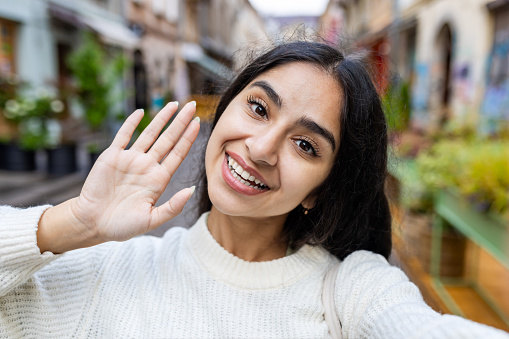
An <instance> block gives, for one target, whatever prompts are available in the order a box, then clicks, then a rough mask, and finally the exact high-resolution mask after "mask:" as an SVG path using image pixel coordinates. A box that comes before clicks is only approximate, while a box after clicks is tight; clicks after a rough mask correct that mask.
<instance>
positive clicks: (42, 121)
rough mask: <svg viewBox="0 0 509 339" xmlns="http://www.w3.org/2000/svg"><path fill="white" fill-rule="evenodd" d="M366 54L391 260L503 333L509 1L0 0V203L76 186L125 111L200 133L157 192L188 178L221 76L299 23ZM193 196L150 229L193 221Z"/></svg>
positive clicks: (311, 33)
mask: <svg viewBox="0 0 509 339" xmlns="http://www.w3.org/2000/svg"><path fill="white" fill-rule="evenodd" d="M316 36H319V37H320V38H321V39H322V40H321V41H325V42H326V43H329V44H331V45H334V46H339V47H340V48H342V49H344V50H345V51H348V52H349V53H356V54H358V55H359V58H363V59H364V60H365V61H366V62H367V63H369V64H370V65H371V71H372V76H373V81H374V82H375V84H376V86H377V89H378V91H379V93H380V96H381V98H382V103H383V105H384V109H385V112H386V115H387V119H388V122H389V125H390V133H389V138H390V143H391V148H390V165H389V174H388V181H387V193H388V196H389V198H390V203H391V207H392V209H393V215H394V237H393V238H394V250H393V254H392V256H391V261H392V263H393V264H395V265H397V266H399V267H401V268H402V269H403V270H404V271H405V272H406V274H407V275H408V276H409V278H410V279H411V280H412V281H413V282H415V283H416V284H417V285H418V286H419V288H420V290H421V292H422V294H423V297H424V298H425V300H426V301H427V302H428V304H429V305H430V306H431V307H433V308H434V309H435V310H437V311H439V312H442V313H453V314H458V315H461V316H464V317H467V318H469V319H473V320H475V321H478V322H482V323H486V324H489V325H491V326H495V327H498V328H501V329H504V330H506V331H509V288H508V287H509V0H315V1H304V0H302V1H298V0H294V1H283V0H279V1H267V0H16V1H12V0H0V204H8V205H13V206H19V207H28V206H33V205H39V204H58V203H60V202H62V201H64V200H66V199H69V198H72V197H76V196H77V195H79V193H80V189H81V186H82V185H83V182H84V180H85V178H86V175H87V173H88V171H89V170H90V168H91V166H92V165H93V162H94V161H95V159H97V157H98V155H99V154H100V153H101V151H102V150H104V149H105V147H107V145H108V144H109V142H111V140H112V138H113V136H114V134H115V132H116V131H117V130H118V128H119V127H120V125H121V123H122V121H123V120H124V119H125V118H126V116H127V115H128V114H130V113H131V112H132V111H134V110H135V109H136V108H144V109H145V112H146V114H145V118H144V120H143V121H142V124H141V125H140V127H139V129H138V131H137V133H140V132H141V131H142V130H143V128H144V127H145V126H146V125H147V124H148V123H149V122H150V119H151V118H152V117H153V116H154V115H155V114H156V113H157V112H158V111H159V110H160V109H161V108H162V107H163V106H164V105H165V104H166V103H167V102H168V101H174V100H178V101H179V102H180V106H181V107H182V106H183V104H185V103H186V102H188V101H190V100H196V102H197V115H199V116H200V117H201V119H202V130H201V131H200V136H199V138H198V141H197V142H196V143H195V145H193V149H192V150H191V153H190V155H189V156H188V158H186V160H185V161H184V163H183V164H182V166H181V168H179V170H178V171H177V173H176V175H175V177H174V178H173V179H172V182H171V183H170V185H169V187H168V188H167V190H166V191H165V193H164V194H163V196H162V198H161V199H160V202H159V203H164V202H166V201H167V200H168V199H169V197H171V196H172V194H174V193H175V192H177V191H178V190H180V189H181V188H184V187H189V186H191V185H194V184H196V183H197V182H198V179H199V177H200V176H202V175H204V170H203V163H202V158H201V155H202V153H203V150H204V148H205V145H206V141H207V137H208V132H209V131H210V126H209V123H210V118H211V115H212V114H213V112H214V106H215V104H216V103H217V100H218V98H219V95H220V93H221V90H222V89H223V88H224V87H225V85H226V84H227V83H228V81H230V80H231V79H232V78H233V77H234V76H235V73H236V72H237V71H238V70H239V69H240V68H242V66H243V65H244V64H245V63H246V62H247V61H249V59H250V58H251V57H252V56H253V55H256V54H253V51H254V53H256V51H260V50H262V51H263V50H266V49H267V48H270V47H271V46H274V45H275V44H278V43H281V42H284V41H288V40H291V39H294V38H299V37H305V38H307V39H310V40H312V39H315V38H316ZM196 201H197V199H196V198H194V199H191V201H190V202H189V204H188V205H187V206H186V208H185V209H184V212H183V213H182V215H180V216H179V217H177V218H175V219H173V220H172V221H171V222H169V223H168V224H166V225H164V226H163V227H161V228H160V229H158V230H156V231H154V232H152V234H153V235H156V236H161V235H162V234H163V233H164V232H165V231H166V230H167V229H168V228H169V227H172V226H175V225H180V226H188V225H192V224H193V222H194V220H195V219H196V218H197V211H196Z"/></svg>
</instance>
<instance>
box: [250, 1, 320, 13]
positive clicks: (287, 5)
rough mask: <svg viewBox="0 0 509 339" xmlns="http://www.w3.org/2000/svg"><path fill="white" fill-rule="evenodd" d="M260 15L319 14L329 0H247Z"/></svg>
mask: <svg viewBox="0 0 509 339" xmlns="http://www.w3.org/2000/svg"><path fill="white" fill-rule="evenodd" d="M249 2H251V4H252V5H253V7H254V8H255V9H256V10H257V11H258V12H260V14H262V15H270V16H300V15H305V16H319V15H322V14H323V12H324V11H325V7H327V4H328V3H329V0H249Z"/></svg>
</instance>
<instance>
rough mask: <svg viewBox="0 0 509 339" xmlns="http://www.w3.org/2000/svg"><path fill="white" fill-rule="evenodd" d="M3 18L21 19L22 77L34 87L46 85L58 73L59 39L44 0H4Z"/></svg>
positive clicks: (19, 51)
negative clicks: (57, 44)
mask: <svg viewBox="0 0 509 339" xmlns="http://www.w3.org/2000/svg"><path fill="white" fill-rule="evenodd" d="M0 17H2V18H5V19H9V20H12V21H16V22H19V25H18V29H17V39H16V40H17V46H16V65H17V67H16V68H17V73H18V74H17V75H18V76H19V77H20V80H23V81H26V82H28V83H29V84H31V85H32V86H33V87H34V88H38V87H43V86H45V85H46V84H47V83H48V82H49V81H52V80H54V79H55V78H56V76H57V63H56V54H55V53H56V51H55V48H54V46H55V41H54V39H53V36H52V33H51V30H50V27H49V21H48V16H47V11H46V3H45V2H44V1H35V0H16V1H1V2H0Z"/></svg>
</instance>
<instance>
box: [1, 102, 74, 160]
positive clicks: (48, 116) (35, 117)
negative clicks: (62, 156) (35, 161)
mask: <svg viewBox="0 0 509 339" xmlns="http://www.w3.org/2000/svg"><path fill="white" fill-rule="evenodd" d="M64 108H65V107H64V104H63V102H62V101H61V100H59V99H57V98H55V97H54V96H52V95H50V94H49V93H40V94H39V96H37V97H35V98H33V97H23V96H19V95H18V96H17V97H14V98H11V99H8V100H6V101H5V106H4V108H3V110H2V113H3V116H4V118H5V119H6V120H7V121H8V122H10V123H11V124H12V125H14V126H16V128H17V134H18V135H17V141H18V144H19V146H20V147H21V148H23V149H28V150H36V149H43V148H46V147H48V146H52V139H51V134H50V131H49V129H48V123H49V122H50V121H51V120H53V119H55V118H58V117H59V115H60V114H61V113H62V112H63V111H64Z"/></svg>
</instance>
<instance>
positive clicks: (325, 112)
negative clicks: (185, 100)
mask: <svg viewBox="0 0 509 339" xmlns="http://www.w3.org/2000/svg"><path fill="white" fill-rule="evenodd" d="M340 107H341V98H340V88H339V85H338V84H337V82H336V81H335V80H334V79H333V78H332V77H331V76H330V75H327V74H326V73H325V72H324V71H323V70H321V69H319V68H318V67H316V66H313V65H311V64H308V63H302V62H294V63H290V64H286V65H283V66H280V67H277V68H274V69H272V70H270V71H268V72H266V73H263V74H261V75H260V76H258V77H257V78H255V79H254V80H253V81H252V82H251V83H250V84H248V85H247V86H246V87H245V88H244V90H243V91H242V92H240V93H239V94H238V95H237V96H236V97H235V98H234V99H233V100H232V102H230V104H229V105H228V107H227V108H226V110H225V111H224V112H223V115H222V116H221V118H220V119H219V121H218V123H217V125H216V127H215V128H214V130H213V132H212V135H211V137H210V140H209V143H208V145H207V151H206V157H205V166H206V172H207V179H208V192H209V197H210V200H211V202H212V204H213V205H214V207H215V208H217V209H218V210H219V211H220V212H222V213H224V214H227V215H231V216H246V217H261V218H264V217H273V216H282V215H286V214H288V213H289V212H290V211H291V210H293V209H294V208H295V207H297V206H298V205H299V204H301V203H302V205H303V206H304V207H306V208H312V207H313V205H314V197H313V196H312V194H311V193H312V192H313V190H314V189H315V188H317V187H318V186H319V185H320V184H321V183H322V182H323V181H324V180H325V179H326V177H327V175H328V174H329V172H330V170H331V168H332V164H333V161H334V157H335V155H336V153H337V150H338V147H339V130H340V126H339V121H340V118H339V112H340Z"/></svg>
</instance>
